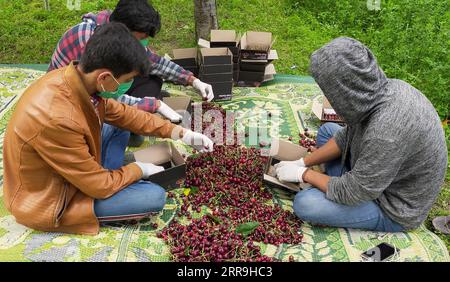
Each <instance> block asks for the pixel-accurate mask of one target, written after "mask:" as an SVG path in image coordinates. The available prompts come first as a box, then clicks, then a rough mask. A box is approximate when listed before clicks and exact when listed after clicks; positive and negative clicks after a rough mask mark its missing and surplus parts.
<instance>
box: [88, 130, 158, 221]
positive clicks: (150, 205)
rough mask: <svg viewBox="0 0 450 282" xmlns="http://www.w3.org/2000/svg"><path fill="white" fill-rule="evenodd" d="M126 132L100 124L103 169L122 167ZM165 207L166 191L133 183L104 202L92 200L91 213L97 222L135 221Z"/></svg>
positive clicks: (144, 182) (126, 142)
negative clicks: (93, 213)
mask: <svg viewBox="0 0 450 282" xmlns="http://www.w3.org/2000/svg"><path fill="white" fill-rule="evenodd" d="M129 137H130V132H129V131H125V130H122V129H120V128H117V127H114V126H111V125H109V124H106V123H105V124H103V129H102V164H103V167H104V168H107V169H111V170H114V169H119V168H120V167H122V165H123V160H124V154H125V149H126V147H127V144H128V139H129ZM165 203H166V191H165V190H164V189H163V188H161V187H160V186H159V185H156V184H154V183H151V182H148V181H142V180H141V181H137V182H135V183H133V184H131V185H130V186H128V187H126V188H124V189H123V190H121V191H120V192H118V193H116V194H115V195H113V196H111V197H110V198H108V199H103V200H95V201H94V211H95V215H96V216H97V218H98V219H99V220H100V221H120V220H129V219H137V218H142V217H145V216H148V215H149V214H150V213H153V212H159V211H161V210H162V209H163V207H164V205H165Z"/></svg>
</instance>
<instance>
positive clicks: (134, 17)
mask: <svg viewBox="0 0 450 282" xmlns="http://www.w3.org/2000/svg"><path fill="white" fill-rule="evenodd" d="M109 20H110V21H112V22H120V23H123V24H125V25H126V26H127V27H128V28H129V29H130V30H131V31H139V32H145V33H146V34H148V35H149V36H151V37H155V35H156V34H157V33H158V32H159V30H160V29H161V18H160V16H159V13H158V12H157V11H156V10H155V9H154V8H153V7H152V5H150V4H149V3H148V1H147V0H120V1H119V3H117V6H116V8H115V9H114V11H113V12H112V14H111V16H110V17H109Z"/></svg>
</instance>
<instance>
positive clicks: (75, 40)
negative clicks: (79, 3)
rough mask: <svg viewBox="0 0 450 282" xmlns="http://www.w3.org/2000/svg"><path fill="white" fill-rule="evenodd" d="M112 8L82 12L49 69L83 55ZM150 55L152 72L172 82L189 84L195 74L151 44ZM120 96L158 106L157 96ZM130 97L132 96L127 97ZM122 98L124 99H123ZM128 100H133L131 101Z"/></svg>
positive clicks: (151, 106)
mask: <svg viewBox="0 0 450 282" xmlns="http://www.w3.org/2000/svg"><path fill="white" fill-rule="evenodd" d="M110 15H111V12H110V11H102V12H100V13H98V14H93V13H89V14H86V15H84V16H83V18H82V22H81V23H80V24H78V25H76V26H74V27H72V28H71V29H69V30H68V31H67V32H66V33H65V34H64V35H63V37H62V38H61V39H60V41H59V42H58V45H57V46H56V49H55V51H54V53H53V56H52V61H51V63H50V66H49V68H48V71H52V70H54V69H58V68H61V67H64V66H67V65H69V64H70V62H71V61H77V60H80V58H81V55H82V54H83V52H84V48H85V47H86V43H87V42H88V40H89V38H90V37H91V36H92V34H93V33H94V31H95V28H96V27H97V26H99V25H102V24H105V23H108V22H109V16H110ZM146 52H147V56H148V59H149V60H150V62H151V71H150V73H149V75H156V76H158V77H160V78H162V79H164V80H166V81H170V82H173V83H175V84H182V85H188V84H189V80H190V79H191V78H192V76H193V74H192V72H190V71H188V70H185V69H184V68H182V67H181V66H179V65H177V64H175V63H174V62H171V61H169V60H167V59H165V58H164V57H160V56H158V55H157V54H155V53H154V52H153V51H152V50H150V49H149V48H146ZM124 96H126V97H123V96H122V97H121V98H119V99H118V100H119V101H120V102H122V103H125V104H128V105H131V106H132V105H135V104H136V103H138V102H141V103H142V104H146V105H147V107H145V106H144V108H146V109H147V111H149V112H154V111H155V109H153V108H156V100H155V99H153V102H151V101H150V102H148V101H144V102H142V101H136V100H134V99H130V98H133V97H130V96H127V95H124ZM127 97H129V98H127ZM120 99H122V100H120ZM128 102H132V104H129V103H128Z"/></svg>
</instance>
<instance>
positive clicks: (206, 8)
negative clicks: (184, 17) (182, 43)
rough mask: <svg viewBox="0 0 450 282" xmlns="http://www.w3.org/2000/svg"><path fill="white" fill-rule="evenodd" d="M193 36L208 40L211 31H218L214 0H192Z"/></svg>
mask: <svg viewBox="0 0 450 282" xmlns="http://www.w3.org/2000/svg"><path fill="white" fill-rule="evenodd" d="M194 16H195V36H196V37H197V40H198V39H199V38H204V39H209V35H210V32H211V29H219V23H218V20H217V5H216V0H194Z"/></svg>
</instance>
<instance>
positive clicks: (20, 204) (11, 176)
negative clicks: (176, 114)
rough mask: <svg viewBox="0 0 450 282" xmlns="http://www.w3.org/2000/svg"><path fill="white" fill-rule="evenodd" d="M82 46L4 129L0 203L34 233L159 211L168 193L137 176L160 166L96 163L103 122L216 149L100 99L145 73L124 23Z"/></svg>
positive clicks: (89, 230) (35, 88)
mask: <svg viewBox="0 0 450 282" xmlns="http://www.w3.org/2000/svg"><path fill="white" fill-rule="evenodd" d="M85 48H86V49H85V52H84V54H83V56H82V57H81V60H80V62H79V63H78V62H72V63H71V64H70V65H69V66H67V67H64V68H61V69H58V70H54V71H52V72H49V73H47V74H46V75H44V76H43V77H42V78H40V79H39V80H38V81H36V82H34V83H33V84H32V85H30V86H29V87H28V89H27V90H26V91H25V92H24V93H23V95H22V97H21V98H20V100H19V101H18V103H17V106H16V109H15V111H14V113H13V115H12V118H11V120H10V122H9V124H8V127H7V130H6V134H5V139H4V149H3V161H4V201H5V206H6V208H7V209H8V210H9V211H10V212H11V213H12V214H13V215H14V216H15V218H16V220H17V222H18V223H21V224H23V225H25V226H28V227H30V228H33V229H37V230H41V231H57V232H67V233H79V234H92V235H94V234H97V233H98V232H99V222H102V221H116V220H123V219H131V218H142V217H144V216H148V215H149V214H151V213H153V212H158V211H160V210H161V209H162V208H163V206H164V204H165V197H166V196H165V191H164V189H162V188H161V187H160V186H158V185H156V184H153V183H150V182H147V181H142V180H141V179H145V178H147V177H148V176H149V175H151V174H153V173H156V172H159V171H161V170H162V169H163V168H162V167H158V166H155V165H153V164H145V163H138V162H135V163H131V164H128V165H126V166H121V167H115V168H111V167H108V163H103V164H102V161H101V151H102V150H105V149H106V148H101V144H102V136H101V128H102V126H103V123H107V124H110V125H113V126H116V127H120V128H124V129H127V130H130V131H132V132H135V133H136V134H141V135H154V136H159V137H165V138H173V139H181V140H182V141H183V142H184V143H186V144H188V145H191V146H193V147H194V148H195V149H197V150H203V151H211V150H212V149H213V143H212V141H211V140H210V139H209V138H208V137H206V136H204V135H202V134H200V133H196V132H192V131H190V130H186V129H183V128H181V127H180V126H176V125H174V124H172V123H170V122H169V121H165V120H163V119H161V118H159V117H158V116H156V115H153V114H151V113H147V112H144V111H140V110H138V109H137V108H135V107H131V106H128V105H125V104H121V103H119V102H117V101H115V100H114V99H106V98H102V96H104V97H112V96H114V94H115V93H117V89H118V88H119V85H120V84H122V83H127V82H130V81H132V79H133V78H134V77H135V76H136V75H142V74H145V73H146V72H148V69H149V66H148V64H149V63H148V60H147V59H146V54H145V50H144V48H142V46H141V45H140V43H139V41H138V40H137V39H136V38H135V37H133V36H132V34H131V33H130V31H129V30H128V29H127V27H126V26H124V25H123V24H120V23H110V24H106V25H103V26H101V27H99V28H98V30H96V32H95V34H94V35H93V36H92V37H91V39H90V40H89V42H88V44H87V45H86V47H85ZM112 144H114V142H112ZM108 152H114V150H108ZM110 157H111V158H112V159H113V158H114V156H110Z"/></svg>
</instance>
